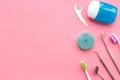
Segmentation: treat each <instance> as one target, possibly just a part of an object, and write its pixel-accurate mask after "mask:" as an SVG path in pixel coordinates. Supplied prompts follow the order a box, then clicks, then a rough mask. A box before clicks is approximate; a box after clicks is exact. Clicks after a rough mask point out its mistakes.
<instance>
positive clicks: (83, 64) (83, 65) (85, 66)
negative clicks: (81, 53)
mask: <svg viewBox="0 0 120 80" xmlns="http://www.w3.org/2000/svg"><path fill="white" fill-rule="evenodd" d="M81 67H82V69H83V70H84V71H85V74H86V76H87V78H88V80H92V79H91V77H90V75H89V73H88V71H87V65H86V63H85V62H84V61H81Z"/></svg>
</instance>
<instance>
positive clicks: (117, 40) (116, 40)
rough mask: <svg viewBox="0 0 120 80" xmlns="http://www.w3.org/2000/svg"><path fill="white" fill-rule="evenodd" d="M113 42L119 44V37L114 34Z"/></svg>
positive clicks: (112, 36)
mask: <svg viewBox="0 0 120 80" xmlns="http://www.w3.org/2000/svg"><path fill="white" fill-rule="evenodd" d="M111 40H112V42H113V43H115V44H116V43H118V42H119V39H118V37H117V36H116V35H115V34H114V33H112V35H111Z"/></svg>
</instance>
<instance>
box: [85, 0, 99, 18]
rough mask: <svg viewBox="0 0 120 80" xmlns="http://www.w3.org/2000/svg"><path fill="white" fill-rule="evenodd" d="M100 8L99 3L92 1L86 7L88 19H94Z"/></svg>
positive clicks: (95, 0)
mask: <svg viewBox="0 0 120 80" xmlns="http://www.w3.org/2000/svg"><path fill="white" fill-rule="evenodd" d="M99 8H100V1H97V0H92V1H91V2H90V4H89V6H88V12H87V13H88V17H90V18H92V19H95V18H96V16H97V14H98V12H99Z"/></svg>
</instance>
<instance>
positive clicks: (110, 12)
mask: <svg viewBox="0 0 120 80" xmlns="http://www.w3.org/2000/svg"><path fill="white" fill-rule="evenodd" d="M117 13H118V9H117V7H115V6H113V5H111V4H109V3H105V2H101V1H97V0H93V1H91V2H90V4H89V6H88V17H90V18H92V19H94V20H96V21H99V22H103V23H107V24H112V23H114V21H115V19H116V16H117Z"/></svg>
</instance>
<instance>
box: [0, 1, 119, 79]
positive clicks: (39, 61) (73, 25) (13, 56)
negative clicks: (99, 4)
mask: <svg viewBox="0 0 120 80" xmlns="http://www.w3.org/2000/svg"><path fill="white" fill-rule="evenodd" d="M90 1H91V0H0V80H87V78H86V76H85V74H84V72H83V70H82V69H81V67H80V62H81V60H84V61H85V62H86V63H87V65H88V72H89V73H90V75H91V78H92V80H101V79H100V78H99V77H98V76H96V75H95V74H94V72H93V70H94V68H95V66H99V67H100V71H99V74H101V75H102V76H103V77H104V78H105V79H106V80H110V79H111V78H110V77H109V75H108V74H107V72H106V70H105V69H104V67H103V66H102V64H101V63H100V61H99V59H98V57H97V56H96V54H95V53H93V51H94V50H97V51H99V52H100V56H101V57H102V58H103V60H104V61H105V63H106V65H107V66H108V68H109V69H110V71H111V72H112V74H113V76H114V77H115V79H116V80H119V79H120V75H119V74H118V72H117V70H116V69H115V67H114V65H113V63H112V61H111V60H110V58H109V55H108V53H107V52H106V49H105V47H104V45H103V43H102V41H101V38H100V35H101V33H102V32H103V31H106V33H107V36H106V39H105V40H106V42H107V44H108V46H109V48H110V49H111V51H112V52H113V56H114V58H115V61H116V62H117V63H118V66H119V68H120V62H119V61H120V47H119V46H118V45H114V44H113V43H112V42H111V41H110V39H109V36H110V35H111V33H113V32H114V33H115V34H116V35H118V37H119V38H120V31H119V30H120V22H119V21H120V20H119V19H120V13H118V16H117V19H116V21H115V23H114V24H112V25H104V24H100V23H96V22H94V21H92V20H90V19H89V18H88V17H87V12H86V11H87V6H88V4H89V2H90ZM104 1H105V2H109V3H112V4H114V5H116V6H117V7H118V9H119V8H120V1H119V0H104ZM76 3H79V7H81V6H83V7H84V9H83V12H82V13H83V14H84V15H83V16H84V18H85V20H86V22H87V23H88V24H89V27H88V28H84V26H83V24H82V23H81V22H80V21H79V19H78V18H77V17H76V15H75V12H74V10H73V6H74V4H76ZM83 32H90V33H92V34H93V35H94V36H95V45H94V47H93V48H92V49H91V50H89V51H82V50H80V49H79V48H78V46H77V44H76V41H77V37H78V35H80V34H81V33H83Z"/></svg>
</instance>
